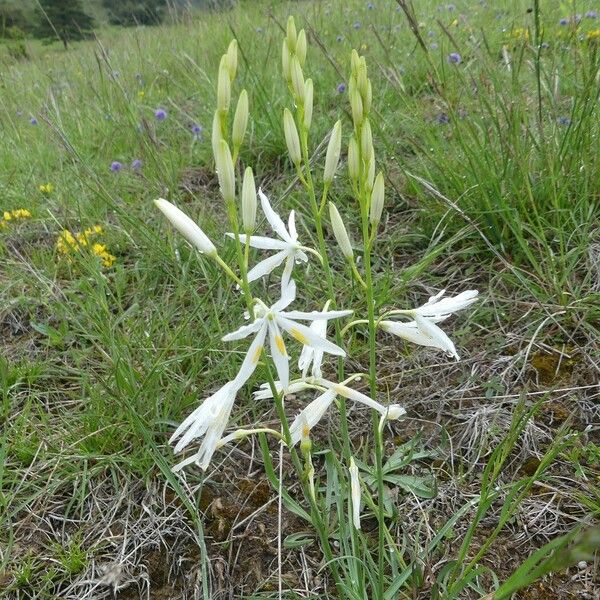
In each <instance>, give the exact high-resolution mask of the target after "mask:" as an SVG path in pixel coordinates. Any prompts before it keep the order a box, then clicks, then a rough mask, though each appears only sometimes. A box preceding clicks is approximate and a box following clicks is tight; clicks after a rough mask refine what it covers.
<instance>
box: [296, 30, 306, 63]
mask: <svg viewBox="0 0 600 600" xmlns="http://www.w3.org/2000/svg"><path fill="white" fill-rule="evenodd" d="M296 56H297V57H298V62H299V63H300V66H301V67H303V66H304V62H305V61H306V32H305V31H304V29H301V30H300V33H299V34H298V38H297V40H296Z"/></svg>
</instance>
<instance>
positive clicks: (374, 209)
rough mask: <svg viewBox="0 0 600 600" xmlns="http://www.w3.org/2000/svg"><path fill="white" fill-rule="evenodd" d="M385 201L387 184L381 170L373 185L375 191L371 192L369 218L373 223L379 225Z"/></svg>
mask: <svg viewBox="0 0 600 600" xmlns="http://www.w3.org/2000/svg"><path fill="white" fill-rule="evenodd" d="M384 202H385V184H384V181H383V173H381V171H380V172H379V173H378V174H377V178H376V179H375V184H374V185H373V192H372V193H371V207H370V210H369V220H370V221H371V225H377V224H378V223H379V221H380V220H381V213H382V212H383V204H384Z"/></svg>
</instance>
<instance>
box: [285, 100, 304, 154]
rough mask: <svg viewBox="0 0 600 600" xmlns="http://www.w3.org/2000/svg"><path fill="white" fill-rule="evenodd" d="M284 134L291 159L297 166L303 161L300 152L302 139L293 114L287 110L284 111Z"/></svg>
mask: <svg viewBox="0 0 600 600" xmlns="http://www.w3.org/2000/svg"><path fill="white" fill-rule="evenodd" d="M283 132H284V134H285V142H286V144H287V147H288V152H289V154H290V158H291V159H292V162H293V163H294V164H295V165H299V164H300V161H301V160H302V153H301V150H300V138H299V137H298V130H297V129H296V123H295V122H294V117H293V116H292V113H291V112H290V111H289V110H288V109H287V108H286V109H284V111H283Z"/></svg>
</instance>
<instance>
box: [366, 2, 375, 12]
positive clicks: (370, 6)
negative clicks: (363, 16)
mask: <svg viewBox="0 0 600 600" xmlns="http://www.w3.org/2000/svg"><path fill="white" fill-rule="evenodd" d="M367 8H368V9H369V10H373V9H374V8H375V5H374V4H373V3H372V2H367Z"/></svg>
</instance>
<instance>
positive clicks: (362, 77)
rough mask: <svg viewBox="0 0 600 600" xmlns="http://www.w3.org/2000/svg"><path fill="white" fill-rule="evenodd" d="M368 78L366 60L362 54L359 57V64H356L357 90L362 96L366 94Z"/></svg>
mask: <svg viewBox="0 0 600 600" xmlns="http://www.w3.org/2000/svg"><path fill="white" fill-rule="evenodd" d="M368 82H369V79H368V77H367V61H366V60H365V57H364V56H361V57H360V64H359V66H358V70H357V72H356V83H357V85H358V91H359V92H360V95H361V96H362V97H363V98H364V97H365V96H366V94H367V86H368Z"/></svg>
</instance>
